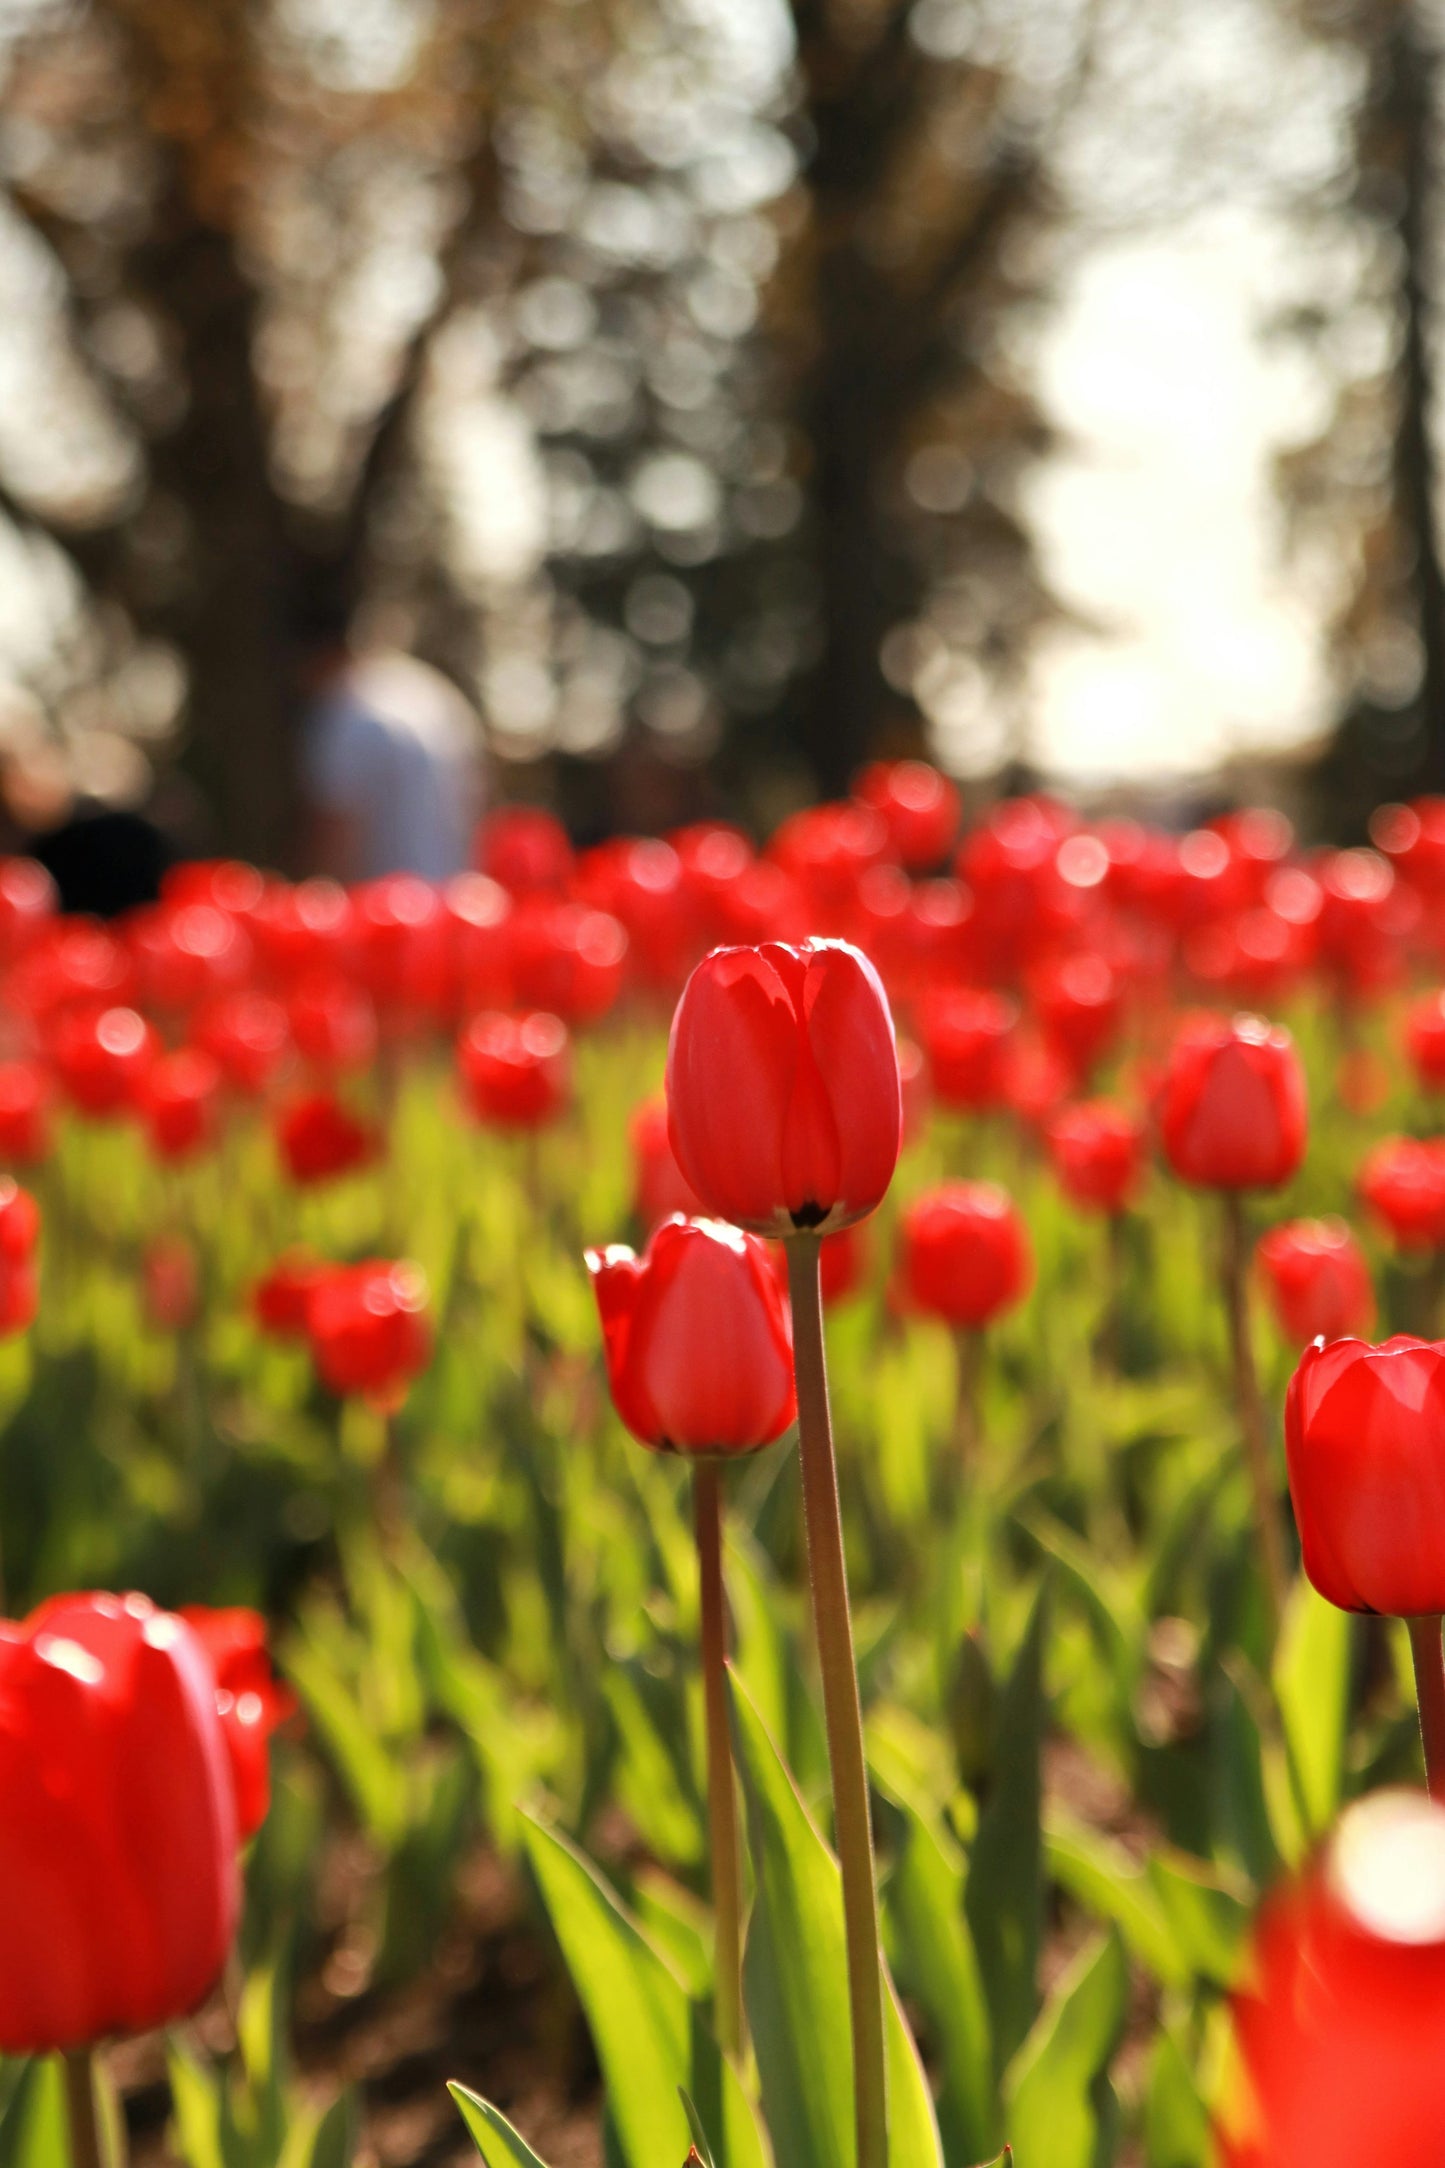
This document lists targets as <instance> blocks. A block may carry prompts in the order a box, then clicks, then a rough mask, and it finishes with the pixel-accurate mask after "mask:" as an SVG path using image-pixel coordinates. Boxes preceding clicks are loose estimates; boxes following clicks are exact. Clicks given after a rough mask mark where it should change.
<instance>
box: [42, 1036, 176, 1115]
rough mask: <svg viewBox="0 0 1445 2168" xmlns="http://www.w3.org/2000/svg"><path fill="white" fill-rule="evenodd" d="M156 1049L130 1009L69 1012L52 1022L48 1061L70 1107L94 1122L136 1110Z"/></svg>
mask: <svg viewBox="0 0 1445 2168" xmlns="http://www.w3.org/2000/svg"><path fill="white" fill-rule="evenodd" d="M157 1045H158V1042H157V1040H156V1036H155V1033H154V1032H153V1031H152V1030H151V1027H150V1025H149V1024H148V1023H147V1022H146V1021H145V1018H144V1017H142V1016H138V1015H137V1014H136V1011H135V1010H134V1009H72V1010H69V1011H67V1012H66V1014H65V1015H63V1016H61V1017H58V1018H57V1020H56V1025H55V1032H54V1036H53V1037H52V1039H51V1042H50V1056H51V1060H52V1061H53V1063H54V1065H55V1073H56V1075H57V1076H58V1077H59V1079H60V1083H61V1088H62V1089H63V1090H64V1092H65V1094H66V1096H67V1097H68V1098H69V1100H70V1102H71V1104H72V1105H73V1106H75V1107H78V1108H79V1110H80V1112H81V1113H82V1114H86V1115H89V1117H90V1118H91V1120H92V1121H100V1120H103V1119H104V1118H105V1117H107V1116H110V1115H116V1114H122V1113H125V1112H127V1111H128V1110H129V1109H131V1108H133V1107H134V1106H135V1105H136V1103H137V1100H138V1098H139V1095H140V1092H141V1090H142V1088H143V1086H144V1083H145V1080H146V1078H147V1077H148V1076H149V1074H150V1069H151V1064H152V1062H153V1061H154V1060H155V1058H156V1052H157Z"/></svg>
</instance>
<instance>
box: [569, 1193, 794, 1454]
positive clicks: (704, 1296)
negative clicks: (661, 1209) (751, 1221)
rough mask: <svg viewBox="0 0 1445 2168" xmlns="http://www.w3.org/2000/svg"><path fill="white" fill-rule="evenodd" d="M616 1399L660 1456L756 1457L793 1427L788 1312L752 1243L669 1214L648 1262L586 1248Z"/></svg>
mask: <svg viewBox="0 0 1445 2168" xmlns="http://www.w3.org/2000/svg"><path fill="white" fill-rule="evenodd" d="M587 1269H588V1271H589V1272H590V1273H591V1274H592V1286H593V1291H594V1293H595V1294H596V1297H597V1308H598V1312H599V1314H600V1316H601V1320H602V1337H603V1345H604V1350H605V1353H606V1359H607V1380H608V1384H609V1385H610V1386H611V1389H612V1399H613V1403H614V1405H615V1407H616V1409H617V1412H618V1414H619V1415H620V1416H621V1418H622V1420H623V1422H624V1423H625V1424H626V1425H627V1428H628V1429H629V1430H630V1431H631V1433H632V1435H633V1437H634V1438H636V1439H637V1440H638V1442H639V1444H641V1445H645V1446H648V1447H650V1448H651V1449H652V1451H654V1452H658V1453H730V1454H736V1453H751V1452H754V1451H756V1449H757V1448H758V1447H759V1446H763V1445H768V1444H770V1443H771V1441H772V1440H773V1439H774V1438H777V1437H780V1436H781V1435H782V1433H783V1432H784V1431H785V1430H786V1429H787V1427H788V1425H789V1423H791V1421H792V1420H793V1416H794V1413H795V1411H796V1403H795V1401H794V1396H793V1341H792V1330H791V1327H790V1325H789V1322H788V1312H787V1306H786V1303H785V1300H784V1297H783V1294H782V1292H781V1290H780V1288H779V1287H778V1284H777V1281H776V1280H775V1278H774V1277H773V1274H772V1271H771V1269H770V1268H769V1264H768V1256H767V1251H766V1250H765V1249H764V1247H763V1245H762V1243H761V1242H759V1241H758V1240H757V1239H756V1238H755V1237H754V1236H752V1235H747V1234H743V1233H741V1232H740V1231H739V1229H737V1228H736V1227H725V1226H723V1225H722V1224H721V1223H720V1222H719V1221H717V1220H684V1219H670V1220H666V1221H664V1222H663V1224H662V1226H661V1227H659V1228H658V1229H657V1231H656V1232H655V1233H654V1235H653V1237H652V1239H651V1241H650V1242H649V1243H648V1245H647V1248H646V1250H645V1251H644V1252H643V1254H642V1256H641V1257H638V1256H637V1255H636V1254H635V1253H634V1252H633V1251H632V1250H629V1249H624V1248H622V1247H620V1246H615V1247H613V1248H611V1249H607V1250H589V1251H588V1252H587Z"/></svg>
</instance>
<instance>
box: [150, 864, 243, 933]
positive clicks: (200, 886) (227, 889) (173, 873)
mask: <svg viewBox="0 0 1445 2168" xmlns="http://www.w3.org/2000/svg"><path fill="white" fill-rule="evenodd" d="M265 897H266V879H265V875H264V874H262V873H260V872H258V871H257V869H256V867H255V866H251V865H247V863H246V861H245V860H244V859H241V858H186V859H182V861H181V863H180V864H179V865H175V866H168V867H167V868H166V870H165V872H164V873H163V874H162V875H161V902H162V903H165V904H171V905H173V906H175V907H177V908H179V907H180V906H181V905H184V904H191V903H208V904H210V905H212V906H213V908H214V909H216V910H217V911H226V912H228V913H229V914H230V916H231V917H232V918H237V919H240V920H241V921H242V923H243V924H249V922H250V921H251V919H253V918H254V917H255V915H256V913H257V912H258V911H259V910H260V908H261V906H262V904H263V903H264V902H265Z"/></svg>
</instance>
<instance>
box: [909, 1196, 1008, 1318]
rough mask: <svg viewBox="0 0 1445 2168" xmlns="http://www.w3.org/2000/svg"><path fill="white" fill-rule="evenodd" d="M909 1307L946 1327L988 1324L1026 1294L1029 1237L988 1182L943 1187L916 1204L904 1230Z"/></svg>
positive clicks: (1004, 1200) (910, 1210)
mask: <svg viewBox="0 0 1445 2168" xmlns="http://www.w3.org/2000/svg"><path fill="white" fill-rule="evenodd" d="M900 1233H901V1250H902V1255H901V1263H902V1278H903V1291H904V1294H905V1296H906V1298H907V1300H908V1301H909V1302H910V1303H911V1304H912V1305H913V1306H914V1307H915V1308H916V1309H919V1310H926V1311H927V1312H928V1313H929V1314H930V1315H931V1316H933V1317H941V1318H943V1319H944V1320H945V1321H946V1322H947V1323H948V1324H950V1325H967V1326H980V1325H987V1324H988V1323H990V1321H991V1320H992V1319H993V1318H995V1317H998V1316H999V1315H1000V1314H1001V1313H1002V1312H1003V1311H1004V1310H1008V1309H1012V1307H1013V1305H1014V1304H1015V1303H1016V1302H1018V1301H1019V1300H1020V1299H1021V1298H1022V1297H1023V1296H1024V1295H1025V1294H1027V1292H1028V1289H1029V1286H1030V1284H1031V1283H1032V1280H1033V1272H1034V1266H1033V1253H1032V1251H1031V1249H1030V1247H1029V1238H1028V1231H1027V1229H1026V1228H1025V1226H1024V1223H1023V1221H1022V1220H1021V1219H1020V1217H1019V1214H1018V1211H1017V1209H1016V1207H1015V1205H1014V1203H1013V1200H1012V1198H1011V1197H1010V1196H1009V1195H1008V1193H1007V1191H1005V1190H1002V1189H1000V1188H999V1187H998V1185H997V1184H996V1183H993V1182H945V1183H943V1184H942V1185H941V1186H940V1187H939V1188H938V1189H933V1190H929V1191H928V1192H927V1193H926V1194H925V1195H924V1196H922V1197H915V1198H914V1200H913V1202H912V1203H911V1204H910V1205H909V1206H908V1208H907V1210H906V1211H905V1212H904V1214H903V1220H902V1225H901V1230H900Z"/></svg>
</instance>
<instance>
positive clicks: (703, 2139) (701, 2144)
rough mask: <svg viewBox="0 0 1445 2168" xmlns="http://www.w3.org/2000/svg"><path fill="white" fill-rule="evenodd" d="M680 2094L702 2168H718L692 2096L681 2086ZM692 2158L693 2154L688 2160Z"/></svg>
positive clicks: (694, 2150)
mask: <svg viewBox="0 0 1445 2168" xmlns="http://www.w3.org/2000/svg"><path fill="white" fill-rule="evenodd" d="M678 2093H679V2094H680V2096H681V2099H682V2108H683V2113H684V2115H685V2116H686V2117H687V2127H688V2129H689V2130H690V2131H691V2132H692V2144H693V2152H695V2153H696V2154H697V2156H698V2158H699V2160H700V2161H701V2162H702V2168H717V2163H716V2162H715V2161H714V2159H713V2157H712V2147H711V2146H710V2145H709V2144H708V2142H707V2132H706V2131H705V2130H704V2129H703V2127H702V2117H701V2116H700V2115H699V2114H698V2112H697V2109H696V2108H695V2107H694V2106H693V2104H692V2096H691V2095H690V2094H689V2092H688V2091H687V2089H686V2087H685V2086H681V2085H680V2086H679V2087H678ZM691 2158H692V2154H689V2155H688V2159H689V2160H690V2159H691Z"/></svg>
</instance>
